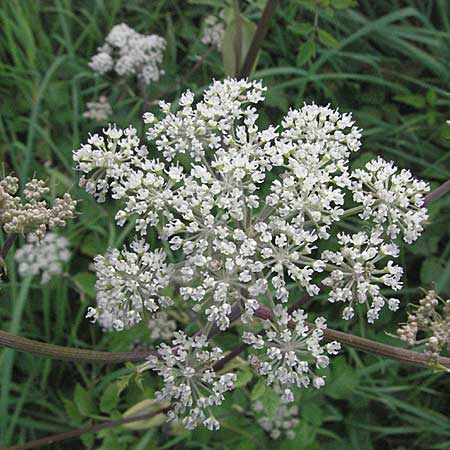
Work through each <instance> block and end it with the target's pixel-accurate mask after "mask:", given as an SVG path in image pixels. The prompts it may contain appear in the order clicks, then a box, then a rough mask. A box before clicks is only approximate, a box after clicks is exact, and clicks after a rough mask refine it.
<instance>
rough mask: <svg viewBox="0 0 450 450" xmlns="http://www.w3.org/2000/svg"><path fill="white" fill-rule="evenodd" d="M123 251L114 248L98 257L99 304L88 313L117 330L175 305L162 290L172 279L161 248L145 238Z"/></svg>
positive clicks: (103, 325) (96, 261) (107, 326)
mask: <svg viewBox="0 0 450 450" xmlns="http://www.w3.org/2000/svg"><path fill="white" fill-rule="evenodd" d="M130 247H131V250H132V251H129V250H127V249H126V248H125V249H123V250H122V251H119V250H115V249H111V250H110V251H109V252H108V253H107V254H106V255H105V256H101V255H99V256H97V257H96V258H95V260H94V265H95V271H96V273H97V282H96V285H95V287H96V290H97V307H96V308H95V309H94V308H89V310H88V314H87V317H90V318H92V319H93V320H98V321H99V322H100V324H101V326H102V327H103V328H106V329H110V328H113V329H114V330H116V331H120V330H123V329H124V328H130V327H132V326H133V325H136V324H137V323H139V322H140V321H141V320H142V318H143V316H145V314H147V313H154V312H156V311H158V310H159V309H160V308H161V307H168V306H170V305H172V303H173V302H172V299H171V298H170V297H167V296H165V295H162V294H161V291H162V290H163V289H164V288H166V287H167V286H168V284H169V280H170V268H169V267H168V266H167V264H166V262H165V260H166V255H165V254H164V252H162V251H161V250H156V251H151V250H150V246H149V245H148V244H146V243H145V242H144V241H142V240H140V241H134V242H132V243H131V245H130Z"/></svg>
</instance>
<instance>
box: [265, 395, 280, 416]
mask: <svg viewBox="0 0 450 450" xmlns="http://www.w3.org/2000/svg"><path fill="white" fill-rule="evenodd" d="M261 403H262V404H263V407H264V411H265V412H266V413H267V415H268V416H269V417H274V416H275V414H276V412H277V410H278V408H279V407H280V396H279V394H277V393H276V392H275V391H274V390H273V389H266V390H265V392H264V395H263V396H262V397H261Z"/></svg>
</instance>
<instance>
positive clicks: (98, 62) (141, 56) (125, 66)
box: [89, 23, 166, 84]
mask: <svg viewBox="0 0 450 450" xmlns="http://www.w3.org/2000/svg"><path fill="white" fill-rule="evenodd" d="M165 47H166V40H165V39H164V38H163V37H161V36H158V35H156V34H151V35H143V34H140V33H138V32H137V31H135V30H133V29H132V28H130V27H129V26H128V25H127V24H125V23H121V24H119V25H115V26H114V27H113V28H112V29H111V31H110V32H109V33H108V35H107V36H106V39H105V43H104V44H103V45H102V46H101V47H99V48H98V53H97V54H95V55H94V56H93V57H92V59H91V61H90V62H89V67H90V68H91V69H92V70H94V72H97V73H98V74H100V75H104V74H106V73H107V72H110V71H111V70H114V71H115V72H116V74H117V75H119V76H120V77H127V76H130V75H136V76H137V77H138V78H139V79H140V80H142V81H143V82H144V83H145V84H150V83H152V82H156V81H158V80H159V78H160V76H161V75H163V74H164V71H163V70H162V69H161V67H160V65H161V63H162V60H163V52H164V49H165Z"/></svg>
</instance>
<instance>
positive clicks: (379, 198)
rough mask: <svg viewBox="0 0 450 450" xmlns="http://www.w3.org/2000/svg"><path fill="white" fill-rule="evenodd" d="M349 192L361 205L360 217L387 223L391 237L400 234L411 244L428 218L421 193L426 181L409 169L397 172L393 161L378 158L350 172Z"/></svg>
mask: <svg viewBox="0 0 450 450" xmlns="http://www.w3.org/2000/svg"><path fill="white" fill-rule="evenodd" d="M352 191H353V198H354V200H355V201H356V202H358V203H361V204H362V206H363V211H362V212H361V214H360V216H361V218H362V219H364V220H373V221H374V222H375V223H376V224H379V225H382V224H384V223H386V224H387V226H386V233H387V234H388V236H389V237H390V238H391V239H395V238H397V237H398V236H399V235H400V234H403V239H404V240H405V242H407V243H408V244H411V243H412V242H414V241H415V240H416V239H417V238H418V237H419V236H420V234H421V233H422V231H423V224H424V223H425V221H426V220H427V212H426V210H425V208H423V203H424V195H423V194H424V192H427V191H428V184H427V183H426V182H425V181H420V180H416V179H414V178H413V176H412V174H411V172H410V171H409V170H402V171H400V172H398V169H397V168H396V167H395V166H394V163H393V162H386V161H384V160H383V159H381V158H377V159H375V160H373V161H369V162H368V163H367V165H366V168H365V170H361V169H357V170H355V171H354V172H353V180H352Z"/></svg>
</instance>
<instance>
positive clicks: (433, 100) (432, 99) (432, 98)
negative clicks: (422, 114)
mask: <svg viewBox="0 0 450 450" xmlns="http://www.w3.org/2000/svg"><path fill="white" fill-rule="evenodd" d="M426 98H427V103H428V104H429V105H430V106H436V105H437V100H438V99H437V95H436V92H435V91H432V90H431V89H429V90H428V92H427V96H426Z"/></svg>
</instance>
